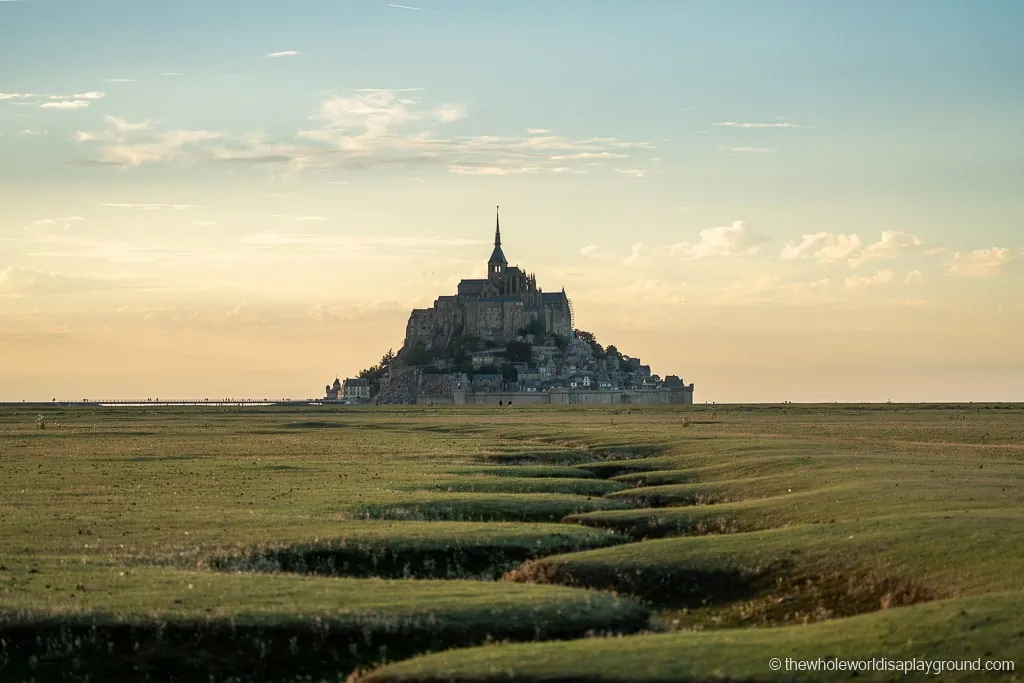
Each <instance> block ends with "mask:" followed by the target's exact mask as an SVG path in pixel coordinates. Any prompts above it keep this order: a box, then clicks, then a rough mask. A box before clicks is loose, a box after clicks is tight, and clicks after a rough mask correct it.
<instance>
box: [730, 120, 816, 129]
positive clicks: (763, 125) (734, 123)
mask: <svg viewBox="0 0 1024 683" xmlns="http://www.w3.org/2000/svg"><path fill="white" fill-rule="evenodd" d="M711 125H712V126H724V127H725V128H801V127H802V126H798V125H796V124H795V123H789V122H786V121H780V122H776V123H745V122H741V121H718V122H716V123H712V124H711Z"/></svg>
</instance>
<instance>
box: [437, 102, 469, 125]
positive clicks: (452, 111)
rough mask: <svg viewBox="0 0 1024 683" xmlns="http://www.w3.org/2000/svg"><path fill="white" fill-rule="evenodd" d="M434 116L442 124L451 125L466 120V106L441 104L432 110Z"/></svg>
mask: <svg viewBox="0 0 1024 683" xmlns="http://www.w3.org/2000/svg"><path fill="white" fill-rule="evenodd" d="M434 116H436V117H437V118H438V120H439V121H441V122H442V123H453V122H455V121H458V120H460V119H464V118H466V106H465V105H462V104H442V105H441V106H440V107H438V108H437V109H435V110H434Z"/></svg>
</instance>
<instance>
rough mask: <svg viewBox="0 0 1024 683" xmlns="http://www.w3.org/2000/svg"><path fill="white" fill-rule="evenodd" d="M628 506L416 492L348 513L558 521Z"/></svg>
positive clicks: (568, 498)
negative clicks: (580, 514)
mask: <svg viewBox="0 0 1024 683" xmlns="http://www.w3.org/2000/svg"><path fill="white" fill-rule="evenodd" d="M627 507H628V504H627V503H625V502H619V501H615V500H609V499H607V498H592V497H587V496H580V495H564V494H555V493H536V494H532V495H529V496H524V495H522V494H517V493H461V492H459V493H455V492H453V493H412V494H409V495H407V496H404V497H402V498H394V499H392V500H389V501H386V502H384V501H382V502H379V503H363V504H360V505H355V506H352V507H350V508H349V509H348V515H349V516H350V517H351V518H353V519H391V520H416V521H423V520H446V521H453V522H467V521H474V522H489V521H498V520H506V521H508V520H511V521H520V522H557V521H559V520H561V519H562V518H563V517H566V516H568V515H571V514H576V513H579V512H590V511H592V510H614V509H626V508H627Z"/></svg>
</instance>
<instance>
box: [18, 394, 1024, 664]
mask: <svg viewBox="0 0 1024 683" xmlns="http://www.w3.org/2000/svg"><path fill="white" fill-rule="evenodd" d="M40 413H45V414H46V415H47V422H48V428H47V429H46V430H38V429H36V425H35V418H36V417H37V415H39V414H40ZM1022 485H1024V409H1022V407H1021V406H1004V405H1000V406H995V405H992V406H981V405H963V406H888V405H887V406H791V405H787V406H729V407H721V406H690V407H680V406H666V407H648V406H645V407H642V408H639V407H634V408H632V409H630V410H628V411H627V410H626V409H625V408H623V407H576V406H574V407H571V408H570V407H555V406H551V407H536V408H533V407H527V406H520V407H517V409H516V410H514V411H507V410H502V411H499V410H498V409H497V408H496V407H495V408H490V407H479V408H478V407H431V408H429V409H428V408H426V407H409V408H387V409H384V408H372V407H371V408H356V409H354V408H338V407H299V408H296V407H290V408H277V407H267V408H212V409H209V408H208V409H191V408H138V409H99V408H91V407H76V408H64V407H60V406H32V407H31V408H27V407H22V406H0V528H2V529H3V533H0V639H2V640H4V642H5V643H6V644H5V645H0V679H3V680H4V681H5V683H6V681H7V680H15V681H18V680H23V679H28V678H30V677H32V676H34V677H35V679H36V680H46V679H49V678H54V677H55V676H57V672H60V675H62V676H64V678H65V680H86V677H87V675H89V674H92V675H93V680H96V678H97V677H99V678H101V679H102V678H116V677H121V678H122V679H127V680H145V677H146V676H149V677H150V678H151V679H153V680H157V679H160V678H161V677H164V678H166V676H167V675H168V674H169V673H174V672H177V673H178V674H180V676H179V677H181V678H185V679H194V678H201V679H202V680H207V676H206V673H205V672H214V673H215V674H216V678H217V679H218V680H227V679H228V678H230V677H232V676H235V677H236V678H237V679H238V680H267V681H284V680H300V679H301V677H302V676H312V677H314V679H317V678H325V679H328V680H339V679H343V678H344V677H345V676H346V675H347V674H348V673H349V672H351V671H352V669H353V668H355V667H357V666H364V665H366V664H371V663H373V662H377V661H382V660H383V659H388V660H394V659H401V658H406V657H411V656H413V655H416V654H417V653H420V652H427V651H431V652H436V651H443V650H449V651H448V652H447V653H445V654H444V655H442V657H443V662H445V663H444V667H449V668H446V669H436V668H431V667H433V665H432V664H430V665H429V666H427V668H422V669H415V670H416V671H422V672H424V673H423V675H424V676H427V678H425V679H424V680H429V677H430V676H441V679H443V677H444V676H443V675H442V674H439V673H437V672H439V671H452V672H462V673H459V674H458V675H461V676H463V677H464V679H470V678H474V676H476V677H477V679H479V678H484V679H486V678H487V677H488V676H491V675H492V673H487V672H498V674H501V675H504V672H505V671H507V670H508V669H509V668H511V669H512V670H514V671H515V672H517V675H518V674H519V673H522V676H523V678H525V679H529V678H530V677H535V678H536V677H539V676H540V675H541V674H542V673H544V672H547V674H546V675H548V680H552V679H554V678H559V677H561V680H569V679H572V676H573V675H576V672H579V673H578V675H577V678H576V679H577V680H579V677H580V676H584V677H590V678H591V679H600V677H601V676H604V677H605V680H609V679H616V680H665V679H679V678H685V677H687V676H689V677H690V678H691V679H693V680H714V679H716V677H717V678H718V679H721V678H722V677H723V676H728V677H731V679H733V680H736V679H740V680H750V679H757V680H773V679H772V678H771V677H770V676H771V675H770V672H769V671H768V670H767V669H766V668H765V666H764V663H765V661H766V658H767V656H772V655H769V654H768V653H769V652H771V651H773V648H776V647H778V648H781V649H782V650H783V651H784V652H789V653H818V654H822V651H823V649H824V650H825V651H826V652H824V654H822V656H826V655H827V654H829V653H846V652H850V653H857V652H863V653H865V654H870V655H877V656H880V655H900V656H910V655H915V654H920V655H921V656H926V655H929V654H934V653H941V652H944V651H949V652H951V653H956V652H982V653H984V652H988V651H991V653H992V655H993V656H995V657H999V656H1002V657H1004V658H1010V659H1017V660H1018V661H1020V662H1022V663H1024V656H1022V655H1024V652H1022V646H1021V639H1022V636H1021V633H1022V628H1021V624H1020V618H1019V616H1018V615H1019V614H1020V613H1021V609H1020V608H1021V602H1020V600H1021V598H1020V596H1021V595H1022V594H1024V585H1022V579H1020V578H1019V577H1021V576H1024V566H1022V564H1024V561H1022V559H1021V558H1022V555H1021V553H1020V547H1021V541H1022V540H1024V539H1022V538H1021V532H1020V531H1019V529H1021V528H1024V524H1022V522H1024V519H1022V513H1021V510H1022V509H1024V486H1022ZM637 506H648V507H639V508H638V507H637ZM610 532H612V533H610ZM851 536H852V538H851ZM644 538H649V539H652V540H649V541H645V542H642V543H636V542H630V541H638V540H640V539H644ZM523 561H525V564H524V565H521V566H517V565H518V564H519V563H520V562H523ZM33 570H35V571H34V572H33ZM506 571H511V576H512V577H514V578H516V579H518V580H520V581H523V580H530V581H536V582H547V583H553V582H554V583H568V584H572V586H574V587H563V586H552V585H531V584H520V583H516V582H513V581H505V582H495V581H493V580H491V579H494V578H496V577H497V576H499V575H500V574H502V573H503V572H506ZM325 575H329V576H325ZM371 576H372V577H376V578H367V577H371ZM396 577H408V578H402V579H401V580H392V579H395V578H396ZM441 577H443V578H445V579H448V580H445V581H437V580H432V579H436V578H441ZM467 578H474V579H477V581H466V580H465V579H467ZM423 579H431V580H423ZM452 579H455V580H452ZM479 579H483V580H484V581H480V580H479ZM189 584H191V585H192V588H191V589H190V588H188V585H189ZM593 589H611V590H615V591H618V592H619V593H620V594H621V596H622V598H620V599H618V600H616V599H615V598H614V597H612V596H611V595H609V594H608V593H603V592H598V591H597V590H593ZM629 596H632V597H633V598H636V599H638V600H641V601H643V602H644V603H645V604H643V605H641V604H637V603H636V602H632V601H630V599H627V598H629ZM901 605H903V606H902V607H900V606H901ZM650 611H653V613H654V615H653V616H654V618H653V621H651V624H652V625H653V626H654V628H655V629H656V630H666V631H676V632H675V633H667V634H654V633H648V634H645V635H637V636H630V637H626V638H619V639H614V640H605V639H585V640H580V641H578V642H571V643H564V644H552V645H530V646H528V647H527V648H526V649H525V650H522V651H521V650H517V649H516V647H518V646H510V647H501V648H488V649H482V650H470V649H459V648H465V647H466V646H469V645H474V644H480V643H483V642H485V641H486V640H487V639H488V637H490V638H491V639H494V640H516V641H522V640H530V641H532V640H538V639H548V638H577V637H582V636H583V635H585V634H586V633H587V632H590V631H593V632H597V633H600V632H602V631H609V630H610V631H627V632H628V631H635V630H636V629H638V628H641V627H642V626H643V624H645V623H647V621H648V616H649V612H650ZM961 612H965V613H966V615H968V616H964V615H963V614H962V613H961ZM849 615H859V616H849ZM968 617H969V618H968ZM804 622H806V624H805V623H804ZM794 623H795V624H800V625H799V626H790V625H788V624H794ZM94 625H95V628H94V627H93V626H94ZM136 643H138V646H137V647H136ZM453 648H454V649H453ZM534 648H536V649H534ZM957 648H960V649H957ZM518 652H527V653H530V654H510V653H518ZM779 656H784V655H779ZM32 657H36V659H35V660H32V659H31V658H32ZM33 661H34V662H35V667H36V668H35V670H33V669H32V662H33ZM422 661H424V662H428V663H429V662H431V661H433V662H437V661H442V660H438V659H431V660H422ZM399 666H405V665H398V664H396V665H395V667H399ZM409 666H415V667H419V666H420V664H419V663H417V662H415V661H411V662H410V663H409ZM4 667H6V668H4ZM75 667H77V668H75ZM176 667H177V668H176ZM452 667H454V668H452ZM460 667H461V668H460ZM485 669H486V671H485ZM398 670H399V669H398V668H391V669H385V670H382V671H381V672H380V674H379V675H381V676H386V675H391V674H390V673H387V672H389V671H398ZM76 671H77V672H78V674H75V673H74V672H76ZM410 671H413V669H410ZM431 671H433V672H434V673H431ZM482 671H485V673H483V674H481V673H480V672H482ZM68 672H71V673H68ZM474 672H476V673H474ZM588 672H589V673H588ZM673 672H678V673H673ZM498 674H495V675H498ZM411 675H412V676H413V680H418V679H416V678H415V676H418V675H420V674H417V673H413V674H411ZM76 676H77V678H76ZM782 678H784V677H780V676H776V678H775V679H774V680H781V679H782ZM809 680H814V678H813V677H811V678H810V679H809ZM868 680H871V679H870V678H869V679H868ZM964 680H969V679H964Z"/></svg>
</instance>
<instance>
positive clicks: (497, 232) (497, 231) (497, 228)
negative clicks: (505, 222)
mask: <svg viewBox="0 0 1024 683" xmlns="http://www.w3.org/2000/svg"><path fill="white" fill-rule="evenodd" d="M500 208H501V207H499V206H495V207H494V246H496V247H500V246H501V216H500V215H498V211H499V209H500Z"/></svg>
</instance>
